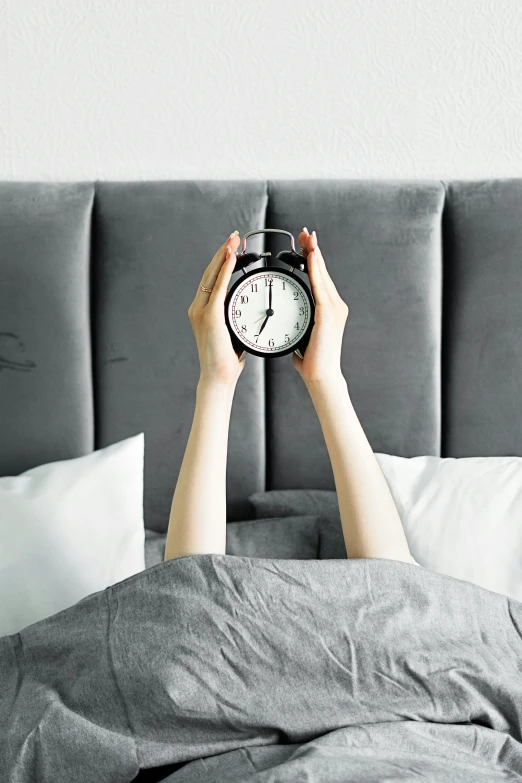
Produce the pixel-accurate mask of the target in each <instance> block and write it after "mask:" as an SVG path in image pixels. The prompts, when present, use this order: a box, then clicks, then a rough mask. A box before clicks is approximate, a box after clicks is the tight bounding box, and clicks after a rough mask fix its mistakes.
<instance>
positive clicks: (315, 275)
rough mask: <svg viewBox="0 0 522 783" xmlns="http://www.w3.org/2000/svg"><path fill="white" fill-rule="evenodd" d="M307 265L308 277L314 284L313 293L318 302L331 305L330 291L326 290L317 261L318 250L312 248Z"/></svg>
mask: <svg viewBox="0 0 522 783" xmlns="http://www.w3.org/2000/svg"><path fill="white" fill-rule="evenodd" d="M307 266H308V277H309V278H310V282H311V284H312V293H313V295H314V299H315V302H316V304H318V305H330V306H331V304H332V302H331V300H330V297H329V296H328V291H327V290H326V287H325V284H324V280H323V276H322V274H321V270H320V268H319V266H318V263H317V250H312V251H311V252H310V253H308V259H307Z"/></svg>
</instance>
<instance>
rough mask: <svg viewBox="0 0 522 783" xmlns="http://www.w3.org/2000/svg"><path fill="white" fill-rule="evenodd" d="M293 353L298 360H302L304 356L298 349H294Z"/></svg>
mask: <svg viewBox="0 0 522 783" xmlns="http://www.w3.org/2000/svg"><path fill="white" fill-rule="evenodd" d="M294 353H296V354H297V355H298V356H299V358H300V359H304V356H303V354H302V353H301V351H300V350H299V348H296V349H295V351H294Z"/></svg>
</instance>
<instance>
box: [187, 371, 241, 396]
mask: <svg viewBox="0 0 522 783" xmlns="http://www.w3.org/2000/svg"><path fill="white" fill-rule="evenodd" d="M236 383H237V381H233V382H228V381H227V382H226V383H225V382H222V381H217V380H216V379H215V378H209V377H206V376H204V375H200V377H199V380H198V385H197V387H196V395H198V396H201V395H205V396H212V397H216V398H223V399H229V398H230V399H231V398H232V397H233V396H234V392H235V389H236Z"/></svg>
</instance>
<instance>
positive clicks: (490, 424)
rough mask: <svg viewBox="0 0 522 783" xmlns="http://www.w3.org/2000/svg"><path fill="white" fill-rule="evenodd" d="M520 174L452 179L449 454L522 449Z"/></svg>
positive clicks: (447, 267) (447, 256) (446, 361)
mask: <svg viewBox="0 0 522 783" xmlns="http://www.w3.org/2000/svg"><path fill="white" fill-rule="evenodd" d="M521 216H522V180H520V179H505V180H488V181H473V182H465V181H462V182H451V183H449V184H448V186H447V202H446V209H445V213H444V326H443V372H444V387H443V400H442V408H443V454H444V456H451V457H467V456H502V455H516V456H521V455H522V416H521V414H520V401H521V388H522V220H521Z"/></svg>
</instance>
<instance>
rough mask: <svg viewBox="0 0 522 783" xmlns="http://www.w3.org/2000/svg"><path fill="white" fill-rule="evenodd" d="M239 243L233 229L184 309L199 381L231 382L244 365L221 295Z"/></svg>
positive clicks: (225, 292)
mask: <svg viewBox="0 0 522 783" xmlns="http://www.w3.org/2000/svg"><path fill="white" fill-rule="evenodd" d="M239 243H240V238H239V233H238V232H237V231H236V232H235V233H234V234H231V235H230V237H229V238H228V239H227V241H226V242H224V244H222V245H221V247H220V248H218V250H217V252H216V253H215V255H214V257H213V259H212V261H211V262H210V264H209V265H208V266H207V268H206V269H205V271H204V272H203V277H202V278H201V282H200V284H199V285H198V290H197V291H196V296H195V297H194V301H193V302H192V304H191V305H190V307H189V309H188V316H189V318H190V323H191V325H192V329H193V331H194V335H195V337H196V343H197V346H198V354H199V364H200V380H203V381H210V382H215V383H220V384H230V385H234V384H235V383H236V381H237V379H238V378H239V376H240V375H241V372H242V370H243V367H244V366H245V361H244V359H245V357H246V354H245V353H244V356H243V359H242V360H241V361H240V360H239V356H238V355H237V353H236V352H235V350H234V347H233V345H232V339H231V337H230V332H229V331H228V329H227V325H226V323H225V297H226V295H227V290H228V289H227V286H228V283H229V281H230V278H231V277H232V272H233V270H234V266H235V264H236V261H237V256H236V253H235V251H236V250H237V248H238V246H239ZM200 285H204V286H205V287H206V288H212V293H208V292H207V291H202V290H201V288H200Z"/></svg>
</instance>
